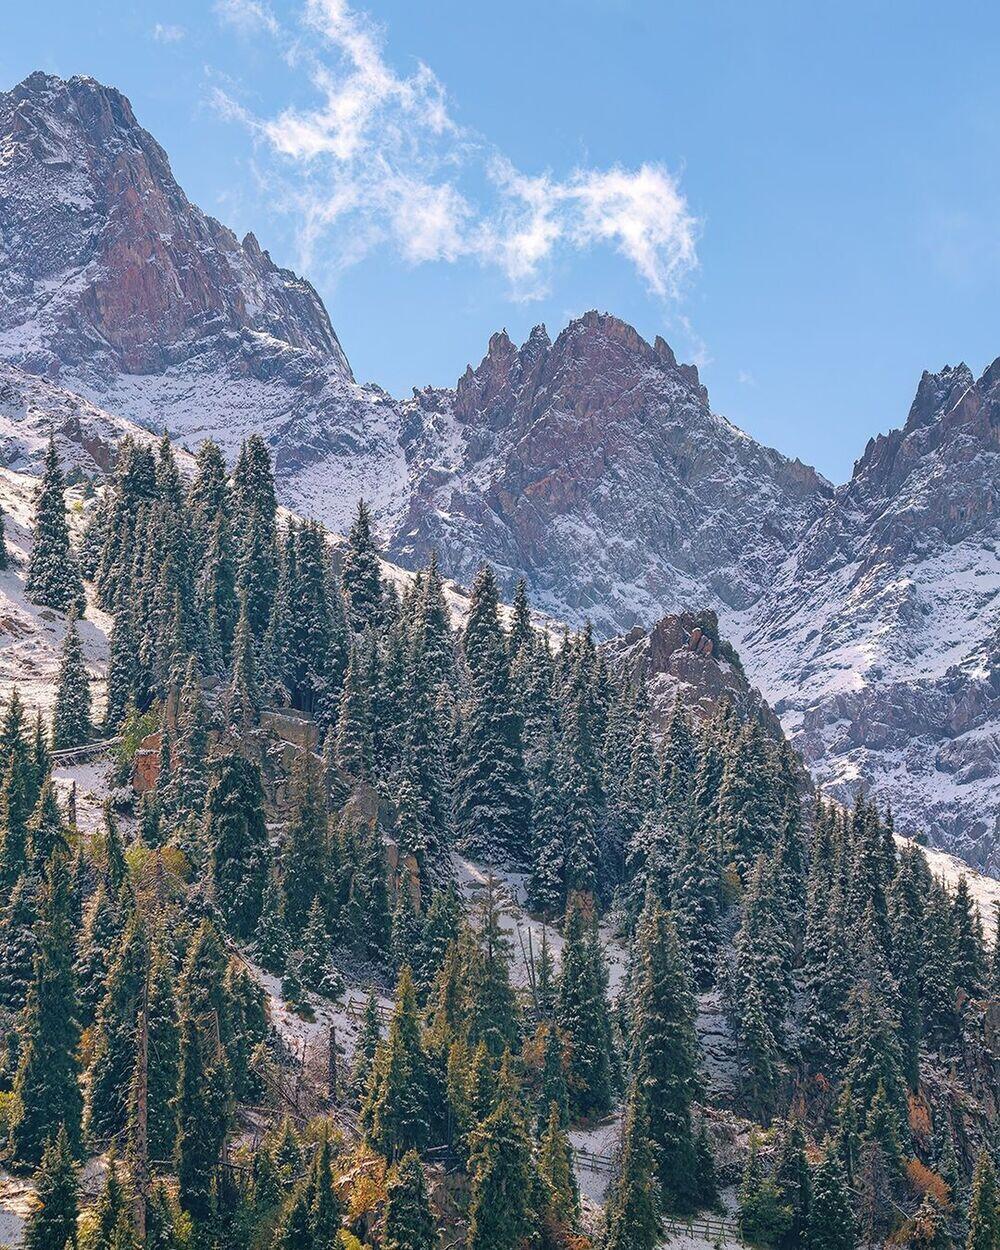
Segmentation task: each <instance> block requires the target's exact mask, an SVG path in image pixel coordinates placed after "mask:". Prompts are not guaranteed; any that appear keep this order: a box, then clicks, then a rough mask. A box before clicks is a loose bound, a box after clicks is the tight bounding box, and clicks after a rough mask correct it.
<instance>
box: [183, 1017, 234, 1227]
mask: <svg viewBox="0 0 1000 1250" xmlns="http://www.w3.org/2000/svg"><path fill="white" fill-rule="evenodd" d="M228 1105H229V1083H228V1078H227V1073H226V1064H225V1058H224V1056H223V1055H222V1054H221V1053H220V1052H219V1049H218V1046H217V1043H216V1041H215V1039H214V1038H213V1037H212V1036H211V1033H210V1030H209V1028H208V1027H207V1025H203V1026H201V1027H199V1024H198V1022H197V1021H196V1020H195V1019H194V1018H192V1016H191V1014H188V1015H187V1016H186V1017H185V1019H184V1020H183V1022H182V1025H181V1047H180V1077H179V1082H178V1093H177V1119H178V1133H177V1179H178V1193H179V1198H180V1203H181V1206H182V1207H183V1208H184V1210H185V1211H186V1212H187V1213H188V1214H189V1215H190V1216H191V1218H192V1219H193V1220H195V1221H197V1222H202V1221H205V1220H208V1219H210V1218H211V1216H212V1214H213V1213H214V1210H215V1194H216V1170H217V1165H218V1161H219V1152H220V1150H221V1149H222V1143H223V1141H224V1140H225V1135H226V1127H227V1120H228Z"/></svg>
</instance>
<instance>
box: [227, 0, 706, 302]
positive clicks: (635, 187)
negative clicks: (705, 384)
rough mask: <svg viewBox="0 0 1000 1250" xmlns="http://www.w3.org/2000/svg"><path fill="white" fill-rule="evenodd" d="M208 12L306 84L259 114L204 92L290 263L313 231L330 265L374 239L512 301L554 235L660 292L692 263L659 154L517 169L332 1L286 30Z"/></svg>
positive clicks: (531, 288)
mask: <svg viewBox="0 0 1000 1250" xmlns="http://www.w3.org/2000/svg"><path fill="white" fill-rule="evenodd" d="M216 11H217V13H218V14H219V16H220V18H221V19H222V20H223V21H225V22H226V23H228V24H230V25H232V26H235V27H236V28H237V29H239V30H240V31H242V32H244V33H251V32H257V33H259V34H262V35H265V36H267V37H268V38H270V39H271V40H272V41H273V42H274V44H275V48H276V50H277V52H278V53H279V54H280V55H281V56H283V57H284V59H285V61H286V62H287V63H288V65H289V66H290V67H292V68H293V69H295V70H297V71H299V72H302V73H303V74H305V75H306V76H307V77H308V82H309V86H310V87H311V89H312V91H313V93H314V96H315V102H314V103H313V104H312V105H311V106H309V107H305V108H303V107H300V106H294V107H292V106H290V107H288V108H286V109H283V110H280V111H279V112H278V113H277V114H275V115H274V116H270V117H261V116H258V115H256V114H255V113H253V112H251V111H250V110H248V109H247V108H246V107H245V106H244V105H243V104H242V103H241V102H240V101H239V100H237V99H236V98H235V97H234V96H233V94H232V93H231V92H226V91H223V90H222V89H220V88H216V89H215V92H214V102H215V105H216V107H217V108H218V109H219V110H220V111H221V112H222V113H223V115H225V116H227V117H229V118H230V119H232V120H235V121H238V122H240V123H242V124H243V125H245V126H246V127H247V128H248V129H250V130H251V132H252V133H253V134H254V135H255V137H256V138H257V140H258V141H259V142H260V144H261V145H262V146H263V148H264V150H265V152H266V153H268V154H269V155H270V157H271V158H273V160H272V162H271V163H270V165H269V168H268V170H267V173H266V176H267V178H268V179H269V180H270V181H271V182H272V183H275V184H277V185H278V187H279V189H278V190H277V191H276V194H277V195H278V197H279V199H280V202H281V203H283V204H284V205H286V206H288V207H291V208H293V209H294V211H295V212H296V216H297V220H298V222H299V231H298V238H299V247H300V253H301V255H300V258H299V259H300V263H306V262H307V261H309V260H311V259H312V257H313V254H314V252H315V250H316V248H317V245H318V243H319V241H320V240H321V239H325V240H327V245H328V249H327V250H328V251H329V250H332V251H333V253H334V255H335V263H336V264H338V265H346V264H351V263H354V262H355V261H357V260H358V259H359V258H360V257H361V256H363V255H364V254H365V252H366V251H367V250H369V249H370V248H374V247H377V246H384V245H387V244H388V245H391V246H393V247H395V248H396V250H397V251H398V252H399V254H400V255H401V256H402V257H403V258H404V259H405V260H407V261H408V262H410V263H412V264H422V263H427V262H431V261H444V262H453V261H457V260H459V259H462V258H471V259H473V260H476V261H478V262H480V263H482V264H488V265H493V266H496V267H497V268H499V269H500V270H501V271H502V272H503V273H504V274H505V275H506V277H507V279H508V280H509V282H510V284H511V289H512V293H513V294H514V295H515V296H516V297H518V298H524V299H530V298H533V297H537V296H539V295H541V294H543V293H544V292H545V290H546V287H547V279H548V271H549V268H550V265H551V262H552V260H553V259H554V257H555V256H556V254H557V252H558V251H559V250H561V249H577V250H581V249H587V248H591V247H595V246H609V247H611V248H613V249H615V250H616V251H617V252H618V253H619V254H621V255H622V256H623V257H625V258H626V259H627V260H628V261H629V262H630V263H631V264H632V265H633V266H634V267H635V269H636V271H637V272H638V274H639V275H640V276H641V278H642V280H643V282H644V283H645V285H646V286H647V288H648V289H649V290H650V291H651V292H652V293H653V294H655V295H657V296H661V297H671V296H674V295H676V294H677V292H678V290H679V288H680V286H681V284H682V282H683V280H684V278H685V276H686V275H688V274H689V273H690V272H691V270H692V269H694V268H695V267H696V265H697V253H696V242H697V235H698V222H697V221H696V219H695V217H694V216H693V214H692V213H691V212H690V210H689V208H688V205H687V202H686V200H685V198H684V195H683V192H682V191H681V188H680V185H679V183H678V181H677V179H676V178H675V177H674V175H673V174H672V173H671V172H670V171H669V170H667V169H665V168H664V167H663V166H662V165H659V164H654V163H646V164H643V165H641V166H640V167H639V168H638V169H634V170H628V169H623V168H617V167H616V168H612V169H605V170H601V169H590V168H580V169H575V170H573V171H571V172H570V173H569V174H567V175H565V176H564V177H555V176H554V175H552V174H551V173H542V174H527V173H524V172H523V171H521V170H519V169H517V168H516V167H515V166H514V165H513V164H512V162H511V161H510V160H509V159H508V158H507V157H505V156H504V155H503V154H502V153H500V152H498V151H497V150H496V149H495V147H494V146H493V145H492V144H491V143H490V142H489V141H488V139H486V138H485V137H484V136H482V135H479V134H476V133H473V132H471V131H469V130H468V129H467V128H465V127H463V126H462V125H461V124H460V123H459V122H458V121H457V120H456V118H455V116H454V115H453V110H452V108H451V106H450V101H449V99H448V93H447V91H446V90H445V87H444V85H443V84H442V83H441V81H440V80H439V79H438V78H437V76H436V75H435V73H434V71H433V70H432V69H430V67H429V66H427V65H425V64H423V63H417V65H416V66H415V68H414V69H413V70H412V72H411V73H408V74H401V73H399V72H398V71H397V70H396V69H394V68H393V67H392V66H391V65H390V64H389V62H388V60H387V59H386V55H385V34H384V32H383V31H382V30H381V29H380V28H379V27H378V26H377V25H376V24H375V23H374V22H373V21H372V20H371V18H370V17H368V15H367V14H365V13H363V12H360V11H359V10H356V9H354V8H352V7H351V6H350V5H349V4H348V3H347V2H346V0H306V6H305V9H304V11H303V13H302V16H301V22H300V24H299V26H298V27H297V28H295V29H288V28H286V27H284V26H283V25H282V24H281V23H280V22H279V21H278V19H277V18H276V17H275V15H274V13H273V11H272V10H271V9H270V8H268V7H267V6H266V4H264V3H262V0H217V3H216ZM347 223H350V229H346V228H344V227H345V226H346V225H347ZM342 241H346V242H342Z"/></svg>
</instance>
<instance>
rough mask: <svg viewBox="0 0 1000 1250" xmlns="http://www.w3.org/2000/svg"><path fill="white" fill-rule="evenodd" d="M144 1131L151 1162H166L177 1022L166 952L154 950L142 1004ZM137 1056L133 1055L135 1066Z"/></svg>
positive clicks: (173, 1112)
mask: <svg viewBox="0 0 1000 1250" xmlns="http://www.w3.org/2000/svg"><path fill="white" fill-rule="evenodd" d="M146 1027H147V1031H148V1040H147V1063H146V1108H147V1110H146V1115H147V1123H146V1132H147V1140H148V1148H149V1157H150V1158H151V1159H169V1158H170V1157H171V1156H172V1154H173V1151H174V1146H175V1144H176V1141H177V1108H176V1103H175V1098H176V1095H177V1088H178V1084H177V1083H178V1075H179V1070H180V1021H179V1019H178V1016H177V999H176V995H175V991H174V979H173V975H172V973H171V969H170V958H169V955H168V954H167V952H166V951H165V950H164V949H163V948H162V947H158V948H157V949H156V950H155V951H154V952H153V953H152V954H151V956H150V970H149V992H148V999H147V1005H146ZM139 1061H140V1056H139V1055H138V1054H137V1055H136V1063H137V1064H138V1063H139ZM135 1090H136V1083H135V1079H134V1078H133V1083H132V1091H131V1097H132V1114H133V1116H134V1114H135V1105H134V1104H135Z"/></svg>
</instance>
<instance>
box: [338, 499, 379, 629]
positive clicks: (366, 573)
mask: <svg viewBox="0 0 1000 1250" xmlns="http://www.w3.org/2000/svg"><path fill="white" fill-rule="evenodd" d="M343 584H344V595H345V597H346V599H347V603H348V609H349V615H350V622H351V628H352V629H353V630H354V632H355V633H356V634H360V633H362V632H363V631H364V630H366V629H378V628H379V627H380V626H381V625H382V623H383V586H382V572H381V568H380V566H379V559H378V549H377V548H376V546H375V538H374V535H373V534H372V515H371V512H370V511H369V509H368V505H367V504H366V503H365V501H364V500H363V499H361V500H359V501H358V511H357V513H356V514H355V517H354V523H353V525H352V526H351V530H350V533H349V534H348V536H347V549H346V550H345V552H344V571H343Z"/></svg>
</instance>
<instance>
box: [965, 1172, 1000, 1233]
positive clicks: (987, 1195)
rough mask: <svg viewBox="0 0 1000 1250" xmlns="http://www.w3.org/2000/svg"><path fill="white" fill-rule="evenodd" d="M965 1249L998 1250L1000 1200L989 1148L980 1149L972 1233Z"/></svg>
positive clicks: (974, 1179)
mask: <svg viewBox="0 0 1000 1250" xmlns="http://www.w3.org/2000/svg"><path fill="white" fill-rule="evenodd" d="M965 1244H966V1250H996V1247H997V1245H998V1244H1000V1201H998V1199H997V1178H996V1171H995V1170H994V1167H993V1162H992V1160H991V1159H990V1156H989V1154H988V1153H987V1151H986V1150H981V1151H980V1152H979V1158H978V1159H977V1160H976V1170H975V1173H974V1174H973V1177H972V1197H971V1199H970V1201H969V1233H968V1238H967V1240H966V1243H965Z"/></svg>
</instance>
